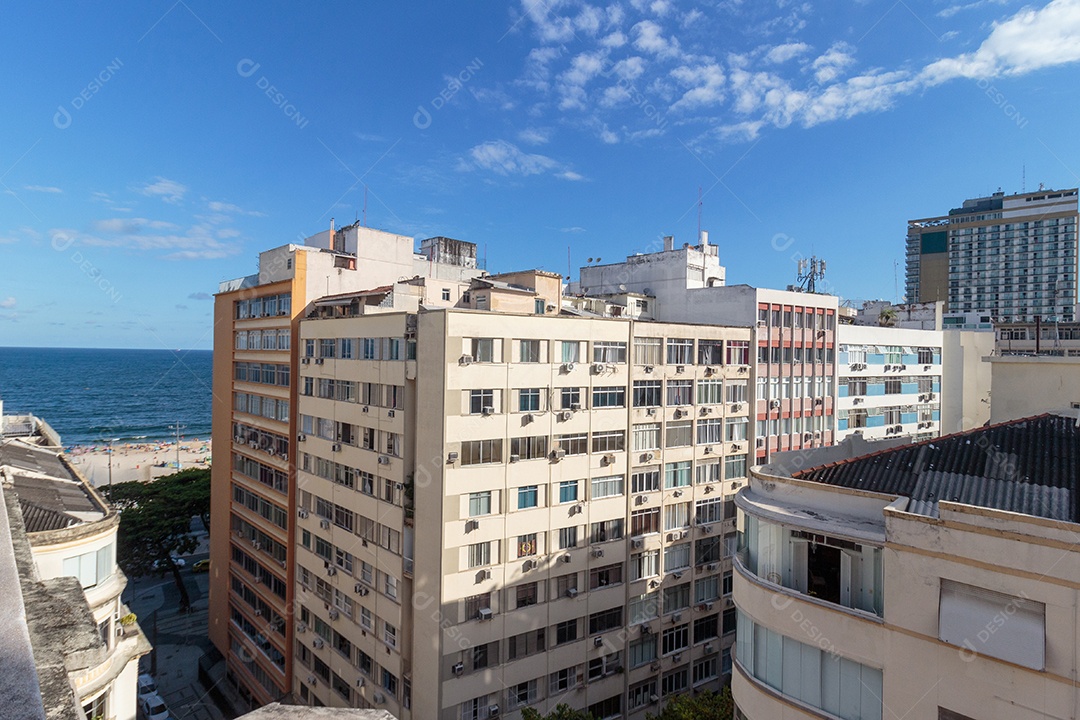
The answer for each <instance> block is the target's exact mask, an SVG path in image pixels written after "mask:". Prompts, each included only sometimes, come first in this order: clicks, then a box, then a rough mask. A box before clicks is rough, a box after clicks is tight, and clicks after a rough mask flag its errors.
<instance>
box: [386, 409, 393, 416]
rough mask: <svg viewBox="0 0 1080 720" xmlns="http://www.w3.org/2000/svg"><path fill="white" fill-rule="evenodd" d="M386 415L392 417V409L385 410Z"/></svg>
mask: <svg viewBox="0 0 1080 720" xmlns="http://www.w3.org/2000/svg"><path fill="white" fill-rule="evenodd" d="M386 417H394V411H393V410H387V411H386Z"/></svg>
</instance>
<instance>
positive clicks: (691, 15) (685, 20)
mask: <svg viewBox="0 0 1080 720" xmlns="http://www.w3.org/2000/svg"><path fill="white" fill-rule="evenodd" d="M704 19H705V13H703V12H701V11H700V10H698V9H697V8H694V9H693V10H691V11H690V12H688V13H686V14H685V15H683V16H682V19H681V20H680V21H679V24H680V25H682V27H683V29H684V30H685V29H686V28H689V27H691V26H693V25H696V24H697V23H699V22H701V21H702V20H704Z"/></svg>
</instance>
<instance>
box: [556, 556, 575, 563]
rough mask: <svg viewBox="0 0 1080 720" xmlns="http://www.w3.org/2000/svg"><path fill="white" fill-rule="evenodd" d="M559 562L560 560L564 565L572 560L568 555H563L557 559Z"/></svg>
mask: <svg viewBox="0 0 1080 720" xmlns="http://www.w3.org/2000/svg"><path fill="white" fill-rule="evenodd" d="M559 560H561V561H562V562H564V563H568V562H570V561H571V560H573V558H571V557H570V556H569V555H563V556H562V557H560V558H559Z"/></svg>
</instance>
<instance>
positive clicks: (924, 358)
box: [848, 347, 934, 365]
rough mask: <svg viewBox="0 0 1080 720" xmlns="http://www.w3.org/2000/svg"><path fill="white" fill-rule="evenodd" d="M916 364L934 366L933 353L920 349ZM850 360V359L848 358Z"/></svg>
mask: <svg viewBox="0 0 1080 720" xmlns="http://www.w3.org/2000/svg"><path fill="white" fill-rule="evenodd" d="M918 355H919V357H918V363H919V364H920V365H933V364H934V351H933V349H931V348H927V347H921V348H919V350H918ZM848 359H850V358H848Z"/></svg>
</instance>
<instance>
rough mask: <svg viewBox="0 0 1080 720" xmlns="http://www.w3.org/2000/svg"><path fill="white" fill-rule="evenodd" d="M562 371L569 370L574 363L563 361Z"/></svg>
mask: <svg viewBox="0 0 1080 720" xmlns="http://www.w3.org/2000/svg"><path fill="white" fill-rule="evenodd" d="M562 369H563V372H570V371H572V370H573V369H574V363H563V366H562Z"/></svg>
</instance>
